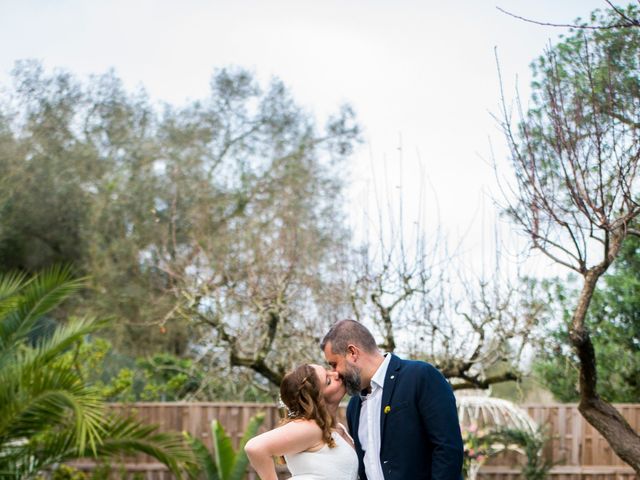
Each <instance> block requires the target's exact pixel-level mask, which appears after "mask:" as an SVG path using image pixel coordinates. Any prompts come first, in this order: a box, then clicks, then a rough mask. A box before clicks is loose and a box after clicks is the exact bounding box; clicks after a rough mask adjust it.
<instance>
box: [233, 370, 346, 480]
mask: <svg viewBox="0 0 640 480" xmlns="http://www.w3.org/2000/svg"><path fill="white" fill-rule="evenodd" d="M345 393H346V389H345V387H344V385H343V384H342V380H341V379H340V378H339V377H338V374H337V373H336V372H327V370H326V369H324V368H323V367H321V366H320V365H307V364H305V365H301V366H299V367H298V368H296V369H295V370H293V371H292V372H290V373H288V374H287V375H286V376H285V377H284V379H283V380H282V383H281V384H280V397H281V398H282V401H283V402H284V404H285V405H286V407H287V409H288V411H289V414H288V417H287V418H286V419H285V420H283V425H281V426H280V427H278V428H275V429H273V430H271V431H268V432H266V433H263V434H261V435H258V436H257V437H254V438H252V439H251V440H249V441H248V442H247V444H246V445H245V451H246V452H247V456H248V457H249V460H250V461H251V465H252V466H253V468H254V469H255V471H256V472H257V473H258V476H259V477H260V479H261V480H277V478H278V477H277V475H276V469H275V465H274V462H273V457H278V456H284V458H285V461H286V462H287V467H288V468H289V471H290V472H291V474H292V475H293V477H291V479H292V480H356V479H357V477H358V457H357V455H356V452H355V450H354V448H353V440H352V439H351V437H350V436H349V434H348V433H347V431H346V429H345V427H344V426H343V425H342V424H340V423H338V422H337V421H336V413H337V411H338V405H339V404H340V400H342V397H344V395H345Z"/></svg>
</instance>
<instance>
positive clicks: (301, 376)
mask: <svg viewBox="0 0 640 480" xmlns="http://www.w3.org/2000/svg"><path fill="white" fill-rule="evenodd" d="M280 398H281V399H282V402H283V403H284V404H285V406H286V407H287V410H288V412H287V416H286V417H285V418H284V419H283V423H287V422H290V421H292V420H297V419H305V420H313V421H314V422H316V424H317V425H318V426H319V427H320V429H321V430H322V439H323V440H324V442H325V443H326V444H327V445H329V447H330V448H333V447H335V446H336V444H335V441H334V440H333V437H331V429H332V428H333V426H334V425H333V417H332V416H331V414H330V413H329V411H328V410H327V405H326V403H325V402H324V397H323V395H322V390H321V388H320V379H319V378H318V375H317V374H316V371H315V369H314V368H313V367H312V366H311V365H308V364H304V365H300V366H299V367H298V368H296V369H295V370H293V371H292V372H289V373H287V374H286V375H285V376H284V378H283V379H282V383H281V384H280Z"/></svg>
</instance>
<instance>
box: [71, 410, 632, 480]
mask: <svg viewBox="0 0 640 480" xmlns="http://www.w3.org/2000/svg"><path fill="white" fill-rule="evenodd" d="M615 406H616V408H617V409H618V410H619V411H620V412H621V413H622V415H624V417H625V418H626V419H627V421H629V423H630V424H631V426H632V427H633V428H634V429H635V430H636V431H640V404H617V405H615ZM111 408H113V409H114V410H118V411H121V412H130V413H134V414H135V415H137V416H138V418H140V419H141V420H143V421H145V422H149V423H154V424H157V425H159V426H160V429H161V430H177V431H187V432H189V433H191V434H192V435H195V436H197V437H199V438H201V439H202V440H203V441H204V442H205V444H207V446H208V447H209V448H211V447H212V442H211V431H210V424H211V420H213V419H217V420H218V421H219V422H220V423H221V424H222V425H223V426H224V428H225V430H226V431H227V433H228V434H229V435H230V436H231V438H232V439H233V441H234V444H235V446H237V444H238V442H239V440H240V438H241V437H242V433H243V432H244V429H245V426H246V425H247V422H248V421H249V419H250V418H251V417H252V416H253V415H255V414H257V413H258V412H264V413H265V414H266V417H265V421H264V423H263V425H262V427H261V431H265V430H267V429H271V428H273V427H275V426H276V425H277V424H278V422H279V414H278V410H277V408H276V407H275V406H274V405H271V404H256V403H179V402H172V403H135V404H131V405H122V404H113V405H112V406H111ZM522 408H524V409H525V410H526V411H527V412H528V413H529V415H530V416H531V417H532V418H533V419H534V420H535V421H536V423H538V424H539V425H546V426H547V428H548V433H549V434H550V435H551V440H550V441H549V442H548V443H547V445H546V446H545V449H544V454H545V456H546V457H547V458H549V459H551V460H552V461H553V462H554V463H555V466H554V468H553V469H552V471H551V478H552V479H553V480H640V478H638V477H637V476H636V475H635V473H634V471H633V470H632V469H631V468H630V467H629V466H627V465H626V464H625V463H623V462H622V461H621V460H620V459H619V458H618V457H617V456H616V455H615V454H614V453H613V451H612V450H611V448H610V447H609V445H608V444H607V442H606V441H605V440H604V439H603V438H602V437H601V436H600V434H599V433H598V432H597V431H596V430H595V429H594V428H593V427H591V425H589V424H588V423H587V422H586V421H585V420H584V419H583V418H582V416H581V415H580V413H579V412H578V409H577V408H576V406H575V405H573V404H552V405H523V406H522ZM341 415H342V416H343V418H344V410H342V411H341ZM519 461H520V460H519V459H518V458H516V456H515V455H513V454H509V455H502V456H500V457H497V458H494V459H492V460H491V461H490V462H488V464H487V465H485V466H483V467H482V469H481V470H480V474H479V479H480V480H515V479H516V478H522V477H521V475H520V469H519V468H518V465H517V464H518V463H519ZM78 466H80V467H81V468H83V469H90V468H91V467H90V465H88V464H78ZM118 470H121V471H127V472H129V474H128V477H129V478H133V476H134V475H135V474H136V473H137V474H142V476H143V477H144V478H145V479H146V480H165V479H170V478H172V477H171V476H170V475H169V473H168V472H167V471H166V469H165V468H164V466H163V465H162V464H158V463H155V461H154V460H153V459H151V458H149V457H145V456H140V457H136V458H129V459H126V461H125V463H124V464H123V465H121V466H120V467H119V468H118ZM283 473H284V472H283ZM137 476H140V475H137ZM249 479H250V480H253V479H255V475H254V474H253V473H250V475H249ZM408 480H409V479H408Z"/></svg>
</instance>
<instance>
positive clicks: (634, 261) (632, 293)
mask: <svg viewBox="0 0 640 480" xmlns="http://www.w3.org/2000/svg"><path fill="white" fill-rule="evenodd" d="M566 283H567V284H568V285H567V286H565V285H563V283H562V282H560V281H559V280H558V281H557V283H555V284H553V285H552V286H551V285H550V286H549V291H550V292H551V293H552V294H553V296H554V297H555V298H554V299H555V303H556V305H558V308H559V309H560V311H562V312H564V313H563V321H562V322H559V323H557V324H556V325H553V326H551V327H550V329H549V336H548V337H547V340H546V341H545V343H544V344H543V345H542V347H541V349H540V351H539V354H538V357H537V359H536V362H535V364H534V371H535V373H536V375H537V376H538V377H539V378H540V379H541V381H542V382H543V383H544V385H545V386H546V387H547V388H549V390H551V392H552V393H553V394H554V396H555V397H556V398H557V399H558V400H560V401H565V402H572V401H576V400H577V399H578V397H579V394H578V388H577V385H578V367H577V361H578V360H577V358H576V356H575V354H574V353H573V351H572V350H571V349H569V348H568V347H567V345H568V342H569V341H568V330H569V322H570V316H569V312H570V309H571V308H572V303H571V300H570V299H572V298H577V287H573V286H572V279H571V278H569V279H568V280H567V282H566ZM587 325H588V327H589V330H590V332H591V340H592V342H593V346H594V350H595V354H596V361H597V364H598V393H599V394H600V395H601V396H602V398H604V399H605V400H607V401H610V402H635V401H637V400H638V398H640V240H639V239H637V238H635V237H630V238H629V239H628V240H627V242H626V243H625V244H624V246H623V248H622V251H621V254H620V256H619V258H618V260H617V261H616V263H615V264H614V266H613V270H612V271H611V273H609V274H607V275H605V277H604V282H603V283H602V284H600V286H599V287H598V288H597V290H596V292H595V294H594V296H593V299H592V301H591V305H590V306H589V313H588V315H587Z"/></svg>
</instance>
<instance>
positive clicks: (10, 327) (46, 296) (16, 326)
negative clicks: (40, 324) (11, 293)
mask: <svg viewBox="0 0 640 480" xmlns="http://www.w3.org/2000/svg"><path fill="white" fill-rule="evenodd" d="M84 283H85V280H84V279H73V277H72V276H71V270H70V268H68V267H51V268H50V269H48V270H45V271H44V272H42V273H40V274H38V275H35V276H34V277H33V278H32V279H31V280H29V281H28V282H26V283H25V284H24V285H23V286H22V288H21V289H20V293H19V299H18V302H17V304H16V307H15V308H13V309H10V310H9V311H8V312H6V314H5V315H4V316H3V317H0V350H4V349H8V348H10V347H11V346H12V345H14V344H15V343H17V342H20V341H22V340H24V339H25V338H26V337H27V335H28V334H29V332H31V330H32V329H33V327H34V325H35V323H36V321H37V320H38V319H39V318H40V317H41V316H42V315H44V314H45V313H47V312H49V311H50V310H52V309H53V308H55V307H56V306H57V305H59V304H60V303H61V302H62V301H63V300H65V299H66V298H67V297H69V296H70V295H71V294H73V293H75V292H77V291H78V290H80V288H82V286H83V285H84Z"/></svg>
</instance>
